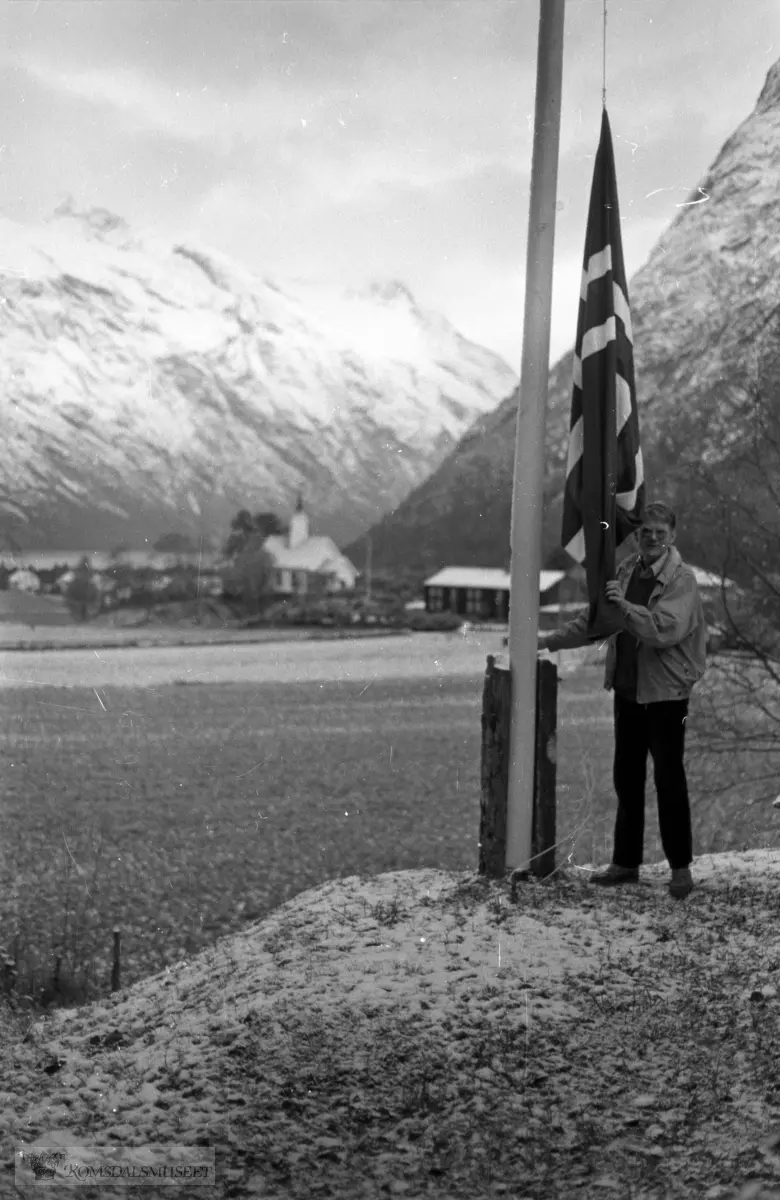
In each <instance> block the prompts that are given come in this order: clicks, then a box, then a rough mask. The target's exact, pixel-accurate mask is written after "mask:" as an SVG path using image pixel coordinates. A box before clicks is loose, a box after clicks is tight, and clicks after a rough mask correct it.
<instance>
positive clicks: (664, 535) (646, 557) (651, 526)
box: [639, 518, 676, 564]
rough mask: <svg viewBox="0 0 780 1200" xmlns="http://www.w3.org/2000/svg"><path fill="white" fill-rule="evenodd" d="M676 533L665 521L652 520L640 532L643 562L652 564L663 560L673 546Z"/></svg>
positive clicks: (640, 550)
mask: <svg viewBox="0 0 780 1200" xmlns="http://www.w3.org/2000/svg"><path fill="white" fill-rule="evenodd" d="M675 532H676V531H672V530H671V529H670V528H669V526H668V525H666V524H664V522H663V521H656V520H653V519H652V518H650V519H649V520H647V521H645V522H644V524H643V525H642V526H641V527H640V530H639V552H640V554H641V555H642V560H643V561H644V562H646V563H649V564H652V563H654V562H658V559H659V558H663V556H664V554H666V551H667V549H668V548H669V546H671V545H673V543H674V539H675Z"/></svg>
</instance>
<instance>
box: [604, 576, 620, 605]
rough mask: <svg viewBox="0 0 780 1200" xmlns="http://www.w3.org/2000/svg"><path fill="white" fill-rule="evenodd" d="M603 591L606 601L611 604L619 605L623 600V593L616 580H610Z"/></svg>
mask: <svg viewBox="0 0 780 1200" xmlns="http://www.w3.org/2000/svg"><path fill="white" fill-rule="evenodd" d="M604 591H605V592H606V594H607V600H609V602H610V603H611V604H619V603H620V601H621V600H622V599H623V592H622V591H621V588H620V584H619V583H618V581H617V580H616V579H610V581H609V583H608V584H607V586H606V587H605V588H604Z"/></svg>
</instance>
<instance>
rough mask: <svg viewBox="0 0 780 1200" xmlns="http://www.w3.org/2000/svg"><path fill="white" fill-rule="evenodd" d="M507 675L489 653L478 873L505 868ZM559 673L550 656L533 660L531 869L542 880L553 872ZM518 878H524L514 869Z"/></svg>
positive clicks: (499, 872)
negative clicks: (533, 750) (534, 700)
mask: <svg viewBox="0 0 780 1200" xmlns="http://www.w3.org/2000/svg"><path fill="white" fill-rule="evenodd" d="M511 687H512V683H511V674H510V670H509V663H508V662H506V661H505V660H504V659H503V657H502V656H500V657H496V656H494V655H492V654H489V655H488V659H487V669H486V671H485V683H484V687H483V690H482V762H481V785H482V788H481V792H482V794H481V800H480V823H479V873H480V875H488V876H491V877H493V878H501V877H502V876H503V875H504V873H505V871H506V822H507V794H508V786H509V726H510V719H511V703H512V694H511ZM557 703H558V672H557V669H556V666H555V663H554V662H552V661H550V660H549V659H545V660H540V659H537V661H536V746H535V754H534V795H533V825H532V851H531V853H532V855H533V859H532V862H531V864H530V870H531V871H532V873H533V874H534V875H536V876H538V877H541V878H544V877H546V876H547V875H550V874H552V872H553V871H554V870H555V836H556V834H555V775H556V761H557V754H556V745H557ZM515 874H517V875H518V877H523V876H527V874H528V872H527V871H522V870H521V871H519V872H516V873H515Z"/></svg>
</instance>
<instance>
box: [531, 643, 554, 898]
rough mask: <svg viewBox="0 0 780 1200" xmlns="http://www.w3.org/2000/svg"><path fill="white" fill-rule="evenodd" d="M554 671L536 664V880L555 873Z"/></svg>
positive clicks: (551, 664)
mask: <svg viewBox="0 0 780 1200" xmlns="http://www.w3.org/2000/svg"><path fill="white" fill-rule="evenodd" d="M557 707H558V670H557V668H556V665H555V663H554V662H553V661H552V660H551V659H549V658H548V659H544V658H539V659H537V660H536V756H535V760H534V816H533V839H532V840H533V849H532V852H533V856H534V857H533V860H532V862H531V870H532V872H533V873H534V875H536V876H537V877H538V878H545V877H546V876H547V875H552V873H553V871H554V870H555V768H556V763H557V758H558V756H557V726H558V717H557Z"/></svg>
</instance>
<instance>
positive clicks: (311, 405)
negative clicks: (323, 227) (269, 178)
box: [0, 199, 516, 550]
mask: <svg viewBox="0 0 780 1200" xmlns="http://www.w3.org/2000/svg"><path fill="white" fill-rule="evenodd" d="M0 244H2V249H3V258H2V260H1V261H2V263H3V267H2V270H1V271H0V274H2V277H3V297H2V299H3V303H2V304H1V305H0V337H2V339H3V348H4V354H3V360H2V363H1V364H0V371H1V372H2V380H3V384H4V388H3V399H2V401H0V403H2V405H3V416H4V424H5V428H6V430H7V434H8V436H7V455H6V472H5V480H4V483H3V486H2V487H0V512H1V513H2V514H3V516H4V523H5V526H6V528H5V530H4V532H5V533H6V534H10V535H11V536H13V537H14V538H15V539H16V540H17V541H20V542H21V543H23V544H24V546H25V548H27V549H42V548H45V549H47V550H57V549H60V548H64V549H67V548H69V547H71V546H73V545H85V544H86V545H92V546H94V547H95V548H96V549H101V548H103V549H107V548H109V546H110V545H112V544H115V543H116V542H124V543H127V542H132V543H135V544H143V543H144V540H145V539H148V540H149V541H150V542H151V541H153V540H154V539H155V538H156V537H157V536H159V534H161V533H164V532H168V531H169V530H178V531H181V532H184V533H189V534H191V535H193V536H197V535H203V534H208V535H210V536H214V535H216V536H220V535H224V533H225V531H226V529H227V526H228V522H229V519H230V517H231V516H232V515H234V513H235V512H236V511H237V510H238V509H239V508H243V507H249V508H251V509H253V510H255V509H263V510H268V509H275V510H278V511H279V513H280V515H281V516H285V515H286V514H287V513H288V512H289V511H290V510H291V509H292V508H293V506H294V503H295V498H296V496H297V494H298V492H299V491H303V493H304V495H305V497H306V502H307V507H308V509H309V511H310V513H311V514H312V518H313V522H314V525H315V526H316V527H317V529H318V531H319V532H322V533H327V534H329V535H331V536H333V537H334V539H335V540H336V541H340V542H342V543H343V542H344V541H345V540H348V538H349V537H350V536H354V535H355V534H356V533H358V532H360V530H362V529H364V528H366V527H367V526H369V525H370V524H371V523H372V522H373V521H374V520H375V519H376V516H377V515H380V514H382V513H383V512H385V511H388V510H389V509H391V508H393V507H394V506H395V505H396V504H397V503H398V502H399V501H400V500H401V499H402V498H403V496H404V495H406V494H407V493H408V492H409V490H410V489H411V488H413V487H414V486H416V484H418V483H419V482H421V480H422V479H424V478H425V477H427V475H429V474H430V472H431V470H432V469H433V468H434V467H435V466H436V465H438V463H439V462H440V461H441V460H442V458H443V457H444V456H445V455H446V453H447V451H448V450H449V449H450V448H451V447H452V446H453V445H455V444H456V442H457V440H458V438H459V437H460V435H461V434H462V433H463V432H464V431H465V429H467V428H468V427H469V425H470V424H471V422H472V421H473V419H474V418H475V417H477V416H478V415H480V413H483V412H486V411H489V410H490V409H492V408H494V407H495V406H496V405H497V404H498V403H499V402H500V401H501V400H502V399H503V398H504V396H505V395H506V394H507V392H508V391H510V390H511V388H512V386H513V385H514V383H515V382H516V375H515V374H514V372H513V371H512V370H511V368H510V367H509V366H508V365H507V364H506V363H505V362H503V360H502V359H501V358H500V357H499V356H498V355H496V354H495V353H493V352H492V351H490V350H487V349H485V348H483V347H480V346H477V345H476V344H475V343H472V342H470V341H468V339H466V338H464V337H463V336H462V335H461V334H460V333H459V332H458V331H457V330H456V329H455V328H454V327H453V326H452V325H451V324H450V323H449V322H448V321H447V320H446V319H445V318H444V317H442V316H441V315H440V314H436V313H430V312H427V311H426V310H424V309H422V308H421V307H420V306H418V305H417V303H416V301H415V300H414V297H413V295H412V293H411V291H410V290H409V289H408V288H407V286H406V285H405V284H403V283H402V282H401V281H398V280H390V281H374V282H373V283H371V284H369V285H368V286H367V287H366V288H364V289H358V290H355V289H353V290H352V292H349V293H348V292H345V291H343V290H341V289H338V288H335V287H333V286H332V285H329V284H319V285H317V286H315V285H313V284H312V283H309V284H307V285H303V284H295V283H294V282H290V283H288V282H287V281H281V280H280V281H276V280H273V279H271V278H269V277H267V276H263V275H261V274H260V273H257V272H254V271H252V270H250V269H249V268H247V267H246V266H244V265H243V264H241V263H237V262H235V261H234V260H233V259H231V258H230V257H229V256H228V255H225V254H224V253H222V252H219V251H216V250H213V249H212V248H210V247H206V246H203V245H201V244H200V243H199V242H197V241H196V240H195V239H193V238H190V237H177V238H165V237H162V236H161V235H159V234H157V233H154V232H149V231H138V230H134V229H132V228H131V227H130V226H129V225H128V223H127V222H126V221H125V220H124V219H123V218H122V217H121V216H119V215H118V214H116V213H111V212H109V211H108V210H106V209H101V208H93V209H88V210H86V211H84V212H80V211H78V210H77V208H76V207H75V204H74V202H73V201H72V200H71V199H68V200H67V201H65V202H64V203H63V204H62V205H60V206H59V208H58V209H57V210H56V211H55V213H54V214H53V216H52V217H51V218H49V220H48V221H47V222H45V223H44V224H43V225H41V226H39V227H37V228H34V229H31V228H30V227H27V226H20V225H18V224H16V223H14V222H10V221H8V220H6V219H0Z"/></svg>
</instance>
